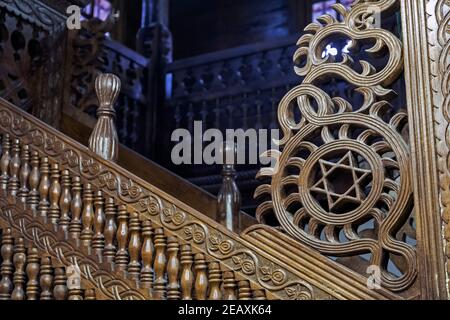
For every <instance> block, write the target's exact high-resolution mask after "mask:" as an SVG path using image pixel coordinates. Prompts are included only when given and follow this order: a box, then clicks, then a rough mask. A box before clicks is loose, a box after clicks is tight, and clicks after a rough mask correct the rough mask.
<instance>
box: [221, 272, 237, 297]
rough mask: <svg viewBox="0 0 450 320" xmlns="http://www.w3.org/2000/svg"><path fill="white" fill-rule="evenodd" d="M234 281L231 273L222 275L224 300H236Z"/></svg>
mask: <svg viewBox="0 0 450 320" xmlns="http://www.w3.org/2000/svg"><path fill="white" fill-rule="evenodd" d="M236 287H237V285H236V279H235V278H234V272H233V271H226V272H224V273H223V289H224V291H225V294H224V297H223V298H224V300H237V296H236Z"/></svg>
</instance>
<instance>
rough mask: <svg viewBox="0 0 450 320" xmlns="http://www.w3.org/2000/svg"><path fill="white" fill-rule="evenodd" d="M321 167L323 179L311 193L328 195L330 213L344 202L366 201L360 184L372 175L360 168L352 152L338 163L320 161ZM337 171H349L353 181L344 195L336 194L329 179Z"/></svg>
mask: <svg viewBox="0 0 450 320" xmlns="http://www.w3.org/2000/svg"><path fill="white" fill-rule="evenodd" d="M319 165H320V169H321V171H322V178H321V179H320V180H319V181H318V182H317V183H316V184H315V185H313V186H312V188H311V191H315V192H317V193H322V194H325V195H326V197H327V200H328V208H329V210H330V211H331V210H333V209H334V208H336V206H338V205H339V204H340V203H341V202H342V201H344V200H345V201H350V202H352V203H356V204H361V202H362V201H363V200H364V199H365V194H364V192H363V191H362V190H361V185H360V183H361V182H362V180H364V179H365V178H366V177H367V176H369V175H370V174H371V171H370V170H367V169H361V168H359V167H358V164H357V163H356V160H355V157H354V156H353V153H352V152H351V151H349V152H347V154H346V155H345V156H344V157H342V159H341V160H339V162H337V163H334V162H329V161H326V160H322V159H320V160H319ZM337 169H339V170H348V171H349V173H350V176H351V177H352V180H353V183H352V184H351V185H350V186H349V188H348V190H347V191H345V192H344V193H343V194H338V193H336V192H335V190H334V188H333V183H331V182H330V181H329V180H328V179H327V178H328V177H329V176H330V175H331V174H332V173H333V172H334V171H336V170H337Z"/></svg>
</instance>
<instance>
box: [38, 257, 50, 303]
mask: <svg viewBox="0 0 450 320" xmlns="http://www.w3.org/2000/svg"><path fill="white" fill-rule="evenodd" d="M39 284H40V285H41V290H42V291H41V300H52V291H51V289H52V285H53V268H52V263H51V260H50V258H49V257H42V259H41V279H40V281H39Z"/></svg>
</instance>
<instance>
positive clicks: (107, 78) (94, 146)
mask: <svg viewBox="0 0 450 320" xmlns="http://www.w3.org/2000/svg"><path fill="white" fill-rule="evenodd" d="M120 88H121V82H120V79H119V78H118V77H117V76H115V75H113V74H100V75H99V76H98V77H97V79H96V80H95V91H96V93H97V97H98V101H99V108H98V110H97V116H98V120H97V124H96V125H95V128H94V131H93V132H92V134H91V137H90V138H89V148H90V149H91V150H92V151H93V152H95V153H96V154H98V155H99V156H101V157H102V158H104V159H106V160H110V161H113V162H117V159H118V155H119V138H118V136H117V130H116V126H115V124H114V119H115V117H116V112H115V111H114V104H115V103H116V101H117V98H118V96H119V93H120Z"/></svg>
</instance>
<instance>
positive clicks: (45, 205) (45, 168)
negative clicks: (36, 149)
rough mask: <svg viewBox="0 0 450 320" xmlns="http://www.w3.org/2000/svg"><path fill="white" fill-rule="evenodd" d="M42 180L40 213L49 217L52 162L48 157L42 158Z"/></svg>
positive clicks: (40, 184)
mask: <svg viewBox="0 0 450 320" xmlns="http://www.w3.org/2000/svg"><path fill="white" fill-rule="evenodd" d="M40 172H41V182H40V183H39V197H40V201H39V206H38V214H39V215H40V216H41V217H47V214H48V209H49V207H50V203H49V202H48V192H49V190H50V177H49V174H50V164H49V162H48V158H47V157H43V158H42V160H41V168H40Z"/></svg>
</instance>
